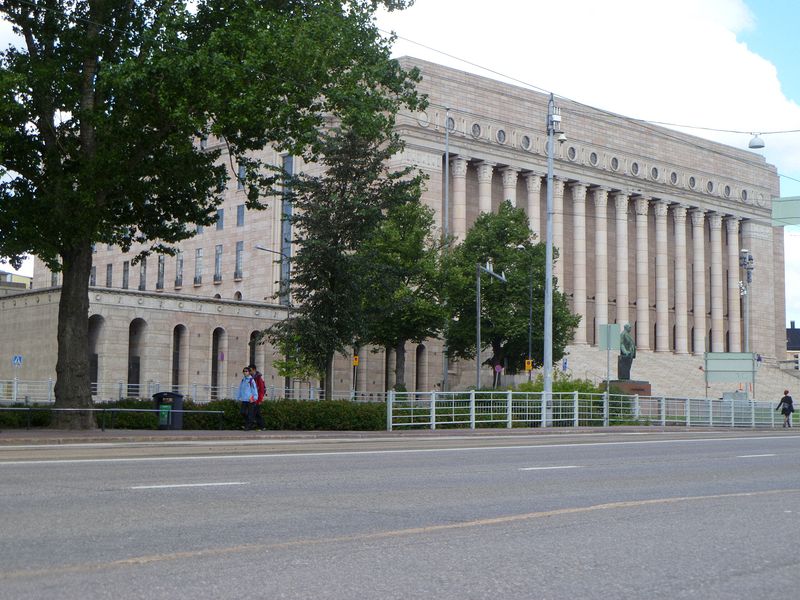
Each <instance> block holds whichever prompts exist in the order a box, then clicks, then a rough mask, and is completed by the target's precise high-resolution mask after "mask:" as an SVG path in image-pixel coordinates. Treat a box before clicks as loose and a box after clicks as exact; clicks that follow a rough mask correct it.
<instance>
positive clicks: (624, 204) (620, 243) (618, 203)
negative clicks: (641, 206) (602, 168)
mask: <svg viewBox="0 0 800 600" xmlns="http://www.w3.org/2000/svg"><path fill="white" fill-rule="evenodd" d="M614 206H615V207H616V213H615V219H614V221H615V225H616V233H617V260H616V262H617V291H616V293H617V323H619V324H620V325H625V323H630V317H629V316H628V304H630V302H629V300H628V194H626V193H625V192H618V193H617V194H615V196H614Z"/></svg>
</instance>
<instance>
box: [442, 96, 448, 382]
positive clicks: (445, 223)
mask: <svg viewBox="0 0 800 600" xmlns="http://www.w3.org/2000/svg"><path fill="white" fill-rule="evenodd" d="M444 110H445V115H444V217H443V219H442V239H443V241H444V243H445V244H447V243H448V242H447V236H448V235H449V234H450V108H449V107H446V108H445V109H444ZM442 337H443V338H444V339H443V345H442V391H443V392H446V391H447V387H448V381H447V380H448V371H449V370H450V364H449V363H450V357H449V356H448V355H447V337H446V332H445V335H443V336H442Z"/></svg>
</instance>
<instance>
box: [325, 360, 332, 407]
mask: <svg viewBox="0 0 800 600" xmlns="http://www.w3.org/2000/svg"><path fill="white" fill-rule="evenodd" d="M332 398H333V354H331V355H329V356H328V359H327V360H326V361H325V400H331V399H332Z"/></svg>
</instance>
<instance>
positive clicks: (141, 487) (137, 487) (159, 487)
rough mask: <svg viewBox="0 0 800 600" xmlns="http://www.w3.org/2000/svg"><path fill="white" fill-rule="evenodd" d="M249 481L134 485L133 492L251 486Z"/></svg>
mask: <svg viewBox="0 0 800 600" xmlns="http://www.w3.org/2000/svg"><path fill="white" fill-rule="evenodd" d="M249 484H250V482H249V481H224V482H220V483H168V484H164V485H134V486H132V487H131V488H130V489H132V490H164V489H168V488H190V487H214V486H218V485H249Z"/></svg>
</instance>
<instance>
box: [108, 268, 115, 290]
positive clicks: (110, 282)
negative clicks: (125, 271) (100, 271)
mask: <svg viewBox="0 0 800 600" xmlns="http://www.w3.org/2000/svg"><path fill="white" fill-rule="evenodd" d="M112 285H114V265H112V264H108V265H106V287H111V286H112Z"/></svg>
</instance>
